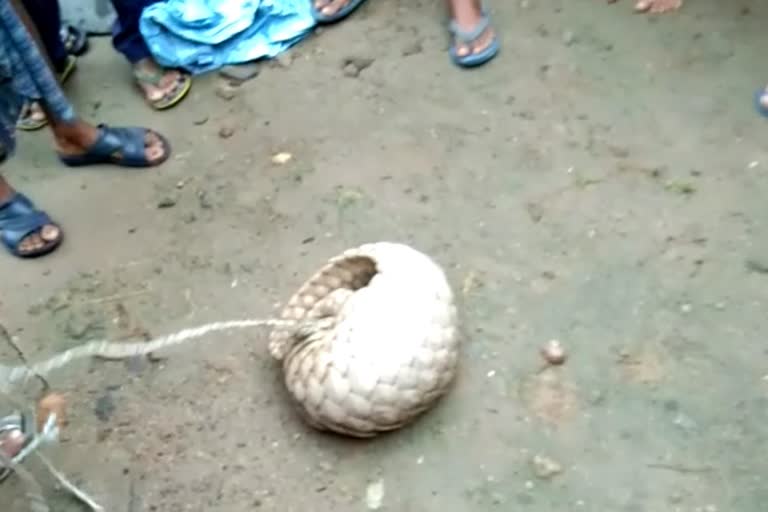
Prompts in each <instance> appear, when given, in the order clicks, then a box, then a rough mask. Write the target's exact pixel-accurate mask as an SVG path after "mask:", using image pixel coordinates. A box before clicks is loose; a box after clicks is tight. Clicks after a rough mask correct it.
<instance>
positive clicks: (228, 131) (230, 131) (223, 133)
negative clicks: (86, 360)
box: [219, 126, 235, 139]
mask: <svg viewBox="0 0 768 512" xmlns="http://www.w3.org/2000/svg"><path fill="white" fill-rule="evenodd" d="M234 134H235V130H234V128H232V127H231V126H222V127H221V128H219V137H221V138H222V139H228V138H230V137H231V136H232V135H234Z"/></svg>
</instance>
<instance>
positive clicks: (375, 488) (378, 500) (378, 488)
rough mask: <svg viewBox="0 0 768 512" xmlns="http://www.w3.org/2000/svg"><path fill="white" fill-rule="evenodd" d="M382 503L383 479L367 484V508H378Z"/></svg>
mask: <svg viewBox="0 0 768 512" xmlns="http://www.w3.org/2000/svg"><path fill="white" fill-rule="evenodd" d="M383 503H384V481H383V480H377V481H375V482H371V483H370V484H368V487H367V488H366V490H365V504H366V505H367V506H368V510H379V509H380V508H381V506H382V504H383Z"/></svg>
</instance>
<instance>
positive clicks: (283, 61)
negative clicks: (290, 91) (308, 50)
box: [275, 52, 293, 68]
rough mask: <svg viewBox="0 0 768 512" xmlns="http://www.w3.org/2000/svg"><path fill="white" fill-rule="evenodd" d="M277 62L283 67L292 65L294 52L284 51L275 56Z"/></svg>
mask: <svg viewBox="0 0 768 512" xmlns="http://www.w3.org/2000/svg"><path fill="white" fill-rule="evenodd" d="M275 62H277V65H278V66H280V67H281V68H288V67H291V64H293V54H292V53H291V52H283V53H281V54H279V55H278V56H277V57H275Z"/></svg>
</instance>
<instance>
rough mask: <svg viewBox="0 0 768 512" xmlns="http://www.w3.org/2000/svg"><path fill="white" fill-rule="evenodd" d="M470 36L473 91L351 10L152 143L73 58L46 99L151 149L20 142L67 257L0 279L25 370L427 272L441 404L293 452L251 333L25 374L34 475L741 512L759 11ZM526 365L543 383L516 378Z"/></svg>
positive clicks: (397, 35) (118, 88) (281, 406)
mask: <svg viewBox="0 0 768 512" xmlns="http://www.w3.org/2000/svg"><path fill="white" fill-rule="evenodd" d="M491 5H492V7H493V13H494V20H495V23H496V26H497V27H498V29H499V31H500V32H501V33H502V36H503V44H504V48H503V54H502V55H500V56H499V58H498V59H497V60H496V61H495V62H493V64H492V65H489V66H488V67H486V68H484V69H481V70H477V71H473V72H464V71H460V70H458V69H456V68H455V67H453V66H452V65H451V63H450V62H449V60H448V56H447V53H446V48H447V45H448V40H447V36H446V33H445V31H444V13H443V11H442V9H441V4H440V3H439V2H438V1H437V0H432V1H429V2H427V1H411V0H409V1H405V0H401V1H394V0H378V1H371V2H368V4H367V5H366V6H365V7H364V8H363V9H361V11H360V12H359V13H358V14H356V15H355V16H354V17H353V18H352V19H350V20H349V22H347V23H344V24H342V25H340V26H338V27H335V28H332V29H324V30H322V31H321V32H320V33H319V34H318V35H317V36H316V37H313V38H312V39H311V40H308V41H307V42H305V43H303V44H301V45H300V46H298V47H297V48H295V49H294V50H293V51H292V52H291V53H290V56H289V57H287V58H283V59H281V61H280V62H279V63H275V64H270V65H264V66H262V68H261V73H260V75H259V76H258V77H257V78H255V79H253V80H251V81H248V82H246V83H245V84H243V85H242V86H240V87H238V88H236V89H235V90H233V91H229V90H219V89H220V88H221V79H220V78H219V77H218V76H215V75H214V76H210V77H205V78H202V79H200V80H198V81H197V82H196V84H195V88H194V92H193V94H192V96H191V98H190V99H189V100H188V101H186V102H185V103H184V104H183V105H182V106H180V107H179V108H177V109H176V110H174V111H172V112H168V113H164V114H156V113H151V112H149V109H148V108H146V107H145V106H144V105H143V104H142V103H141V101H140V100H139V99H138V97H137V95H136V94H135V92H134V91H133V90H132V89H131V87H130V85H128V80H129V71H128V70H127V69H126V66H125V64H124V63H123V61H121V59H120V58H118V57H117V56H116V55H115V54H114V52H113V51H112V50H111V48H110V46H109V43H108V41H105V40H102V41H100V42H97V44H96V47H95V49H94V50H93V51H92V52H91V53H90V54H89V55H88V56H87V58H85V59H83V60H82V62H81V67H80V70H79V72H78V74H77V76H76V78H75V79H74V80H73V81H72V82H71V84H70V85H69V86H68V90H69V91H71V94H72V96H73V98H74V99H75V100H76V103H77V105H78V106H79V107H80V109H81V110H82V112H83V113H84V115H85V116H87V117H88V118H89V119H94V120H99V121H107V122H111V123H122V124H124V123H129V124H135V123H141V124H151V125H152V126H155V127H157V128H159V129H161V130H162V131H163V132H164V133H166V134H167V135H168V136H169V137H170V138H171V139H172V141H173V144H174V149H175V155H174V157H173V159H172V161H171V162H170V163H169V164H168V165H166V166H164V167H163V168H161V169H160V170H157V171H150V172H130V171H121V170H115V169H103V170H101V169H90V170H83V171H71V170H66V169H63V168H62V167H61V166H59V165H57V163H56V161H55V157H54V155H53V153H52V152H51V151H50V149H49V144H48V140H47V138H46V136H45V135H44V134H39V135H38V134H34V135H28V134H25V135H21V136H20V138H21V147H20V151H19V155H18V157H17V158H15V159H14V160H13V161H12V162H11V163H10V164H9V165H8V166H6V168H5V171H4V172H6V173H7V176H8V177H9V178H10V179H11V181H12V182H13V183H14V184H16V185H17V187H18V188H20V189H22V190H23V191H25V192H27V193H28V194H30V195H32V196H33V197H34V198H35V199H36V200H37V201H38V202H39V203H40V204H41V205H43V206H44V207H45V208H46V209H48V210H49V211H50V212H51V213H52V214H54V215H55V217H56V218H57V219H58V220H59V221H60V222H61V223H62V225H63V226H64V227H65V228H66V230H67V237H68V238H67V241H66V244H65V245H64V246H63V247H62V249H61V250H60V251H59V252H58V253H57V254H56V255H55V256H52V257H50V258H47V259H44V260H40V261H37V262H19V261H17V260H14V259H12V258H10V257H2V258H0V271H1V272H2V275H3V276H4V283H3V293H2V297H1V298H0V300H1V304H0V321H1V322H2V323H3V324H4V325H5V326H6V327H8V329H9V330H10V331H12V333H13V334H14V335H16V336H17V337H18V340H19V344H20V345H21V347H22V348H23V349H24V351H26V353H27V355H28V357H29V358H31V359H40V358H43V357H45V356H48V355H51V354H53V353H55V352H57V351H59V350H62V349H64V348H67V347H72V346H75V345H78V344H80V343H83V342H85V341H87V340H90V339H94V338H102V337H109V338H112V339H118V338H125V337H128V336H131V335H141V334H145V333H146V334H149V335H151V336H157V335H162V334H167V333H171V332H174V331H176V330H178V329H181V328H184V327H191V326H196V325H199V324H203V323H206V322H210V321H216V320H225V319H235V318H247V317H264V316H268V315H270V314H272V312H273V311H274V307H275V305H276V304H278V303H280V302H281V301H284V300H285V299H286V298H287V297H288V296H289V295H290V294H291V293H292V292H293V290H294V289H295V287H296V286H297V285H298V284H300V283H301V281H302V280H303V279H304V278H305V277H307V276H308V274H309V273H311V272H312V271H314V270H315V269H316V268H317V267H318V266H319V265H321V264H322V263H323V262H324V261H325V260H326V259H327V258H328V257H330V256H332V255H334V254H336V253H337V252H340V251H341V250H343V249H345V248H348V247H352V246H355V245H357V244H360V243H364V242H371V241H379V240H391V241H400V242H405V243H409V244H412V245H413V246H415V247H417V248H419V249H421V250H423V251H425V252H426V253H428V254H430V255H432V256H433V257H434V258H435V259H436V260H438V261H439V262H440V263H441V264H442V265H443V266H444V267H445V268H446V270H447V271H448V273H449V275H450V278H451V280H452V282H453V284H454V286H455V289H456V291H457V292H458V295H460V296H461V299H462V308H463V314H464V322H465V330H466V332H467V337H466V342H465V345H464V353H463V366H462V372H461V376H460V379H459V380H458V382H457V385H456V387H455V389H454V390H453V392H452V393H451V394H450V395H449V397H447V399H446V400H445V401H443V402H442V403H441V404H440V406H439V407H438V408H437V409H436V410H434V411H433V412H431V413H429V414H428V415H426V416H425V417H423V418H422V419H421V420H420V421H418V422H417V423H415V424H414V425H413V426H412V427H409V428H407V429H405V430H403V431H401V432H398V433H395V434H393V435H388V436H385V437H382V438H379V439H377V440H374V441H368V442H357V441H349V440H346V439H340V438H337V437H334V436H328V435H323V434H318V433H316V432H314V431H312V430H310V429H308V428H307V427H306V426H305V425H304V424H303V423H302V422H301V420H300V419H298V418H297V416H296V414H295V413H294V411H293V409H292V407H291V405H290V403H289V401H288V400H287V398H286V396H285V393H284V391H283V389H282V385H281V382H280V377H279V373H278V370H277V368H276V367H275V365H274V364H273V363H272V361H271V360H270V359H269V356H268V354H267V351H266V336H265V335H264V333H263V332H250V333H247V334H244V333H232V334H224V335H219V336H215V337H213V338H211V339H208V340H206V341H202V342H200V343H197V344H195V345H191V346H190V347H189V348H187V349H186V350H184V349H179V350H172V351H169V352H168V353H167V354H165V355H167V356H168V358H167V359H166V360H165V361H163V362H161V363H154V364H148V363H147V364H137V363H135V362H134V363H131V364H121V363H106V362H103V361H93V362H90V363H82V364H78V365H74V366H73V367H71V368H68V369H66V370H64V371H62V372H59V373H56V374H55V375H53V376H52V377H51V382H52V384H53V386H54V387H55V388H57V389H58V390H61V391H64V392H66V393H67V394H68V396H69V398H70V401H71V404H72V409H71V411H70V426H69V429H68V430H67V431H66V432H65V436H64V440H63V442H62V443H61V445H60V446H59V447H57V448H54V449H53V450H52V451H51V454H52V455H53V457H54V458H55V460H56V461H57V462H58V464H59V466H60V468H61V469H62V470H64V471H65V472H66V473H68V474H70V475H72V476H74V477H75V478H76V480H77V481H78V482H81V483H82V484H83V485H84V486H85V487H86V488H87V489H88V490H89V491H91V492H92V493H93V494H94V495H95V496H96V497H97V498H98V499H99V500H100V501H101V502H103V503H104V504H105V505H107V510H109V511H110V512H123V511H125V512H143V511H158V512H177V511H211V512H230V511H231V512H240V511H246V510H248V511H251V510H267V511H271V510H274V511H278V510H279V511H282V512H291V511H296V512H299V511H301V512H306V511H330V510H337V511H339V512H346V511H358V510H365V509H366V508H367V507H368V506H369V505H371V504H366V489H368V488H369V485H370V484H372V483H373V484H374V488H376V487H378V486H379V485H383V492H384V496H383V504H382V506H381V510H392V511H395V510H397V511H400V512H408V511H413V512H428V511H435V512H436V511H438V510H446V511H469V510H530V511H537V512H545V511H551V510H569V511H574V510H575V511H579V510H583V511H588V512H603V511H607V510H611V511H621V512H644V511H668V512H715V511H722V512H726V511H728V512H755V511H757V510H762V509H764V506H765V505H764V504H765V502H766V500H768V482H766V479H767V478H768V462H767V461H766V457H765V455H764V454H762V449H763V448H764V447H765V445H766V443H767V442H768V426H767V425H768V349H767V347H768V345H766V343H765V338H764V336H765V333H766V332H768V315H766V301H768V237H767V236H766V234H767V231H766V229H767V228H768V210H767V209H766V206H765V205H766V203H765V198H766V197H768V150H767V148H766V145H765V140H766V133H768V131H766V130H768V124H766V123H767V121H766V120H765V119H763V118H761V117H759V116H758V115H756V113H755V112H754V110H753V106H752V94H753V92H754V90H755V89H756V88H757V87H759V86H760V85H761V83H764V82H765V81H766V80H768V64H766V62H765V57H764V51H765V48H766V44H767V42H766V39H765V22H766V18H767V17H768V7H766V6H765V5H764V4H762V3H760V2H757V1H751V2H750V1H747V0H742V1H737V2H717V1H715V0H689V2H688V4H687V5H686V6H685V8H684V9H683V10H682V11H681V12H679V13H676V14H672V15H667V16H664V17H659V18H649V17H645V16H639V15H633V14H631V7H632V6H631V3H629V2H627V1H622V2H619V3H618V4H615V5H612V6H607V5H605V4H604V3H603V2H601V1H594V2H567V1H565V0H551V1H547V2H529V1H527V0H523V2H522V3H520V2H518V1H517V0H515V1H513V2H512V1H511V2H502V1H500V0H499V1H496V2H492V3H491ZM349 60H354V61H355V62H358V63H362V64H370V65H369V66H368V67H366V68H365V69H363V70H362V71H361V72H360V73H359V75H358V76H356V77H355V76H347V75H350V74H352V73H349V72H348V71H347V72H345V71H344V70H343V67H344V63H345V62H346V61H349ZM361 67H365V66H361ZM222 135H223V136H224V137H222ZM280 152H288V153H291V154H292V156H293V159H292V160H291V161H290V162H288V163H286V164H284V165H275V164H273V163H272V161H271V159H272V156H273V155H274V154H276V153H280ZM550 339H558V340H560V341H561V342H562V343H563V345H564V346H565V347H566V348H567V350H568V353H569V356H570V357H569V359H568V362H567V364H566V365H565V366H563V367H562V368H560V369H557V370H550V371H546V372H543V373H538V372H539V369H540V365H541V358H540V356H539V353H538V350H539V347H540V346H541V345H542V344H543V343H545V342H546V341H547V340H550ZM0 357H2V358H3V360H4V361H9V362H10V361H17V360H16V359H15V357H14V355H13V352H12V351H10V350H9V349H8V348H7V347H6V346H3V348H2V352H0ZM38 390H39V389H38V388H36V387H35V386H34V383H30V385H29V386H28V388H27V389H25V393H27V395H28V396H29V397H30V398H31V397H33V396H34V394H35V393H36V392H37V391H38ZM49 490H50V492H51V494H50V495H51V499H52V500H54V501H55V502H56V503H57V505H56V507H55V510H56V511H57V512H58V511H66V512H69V511H76V510H81V509H80V508H79V506H78V505H76V504H74V503H72V502H71V501H69V500H68V498H66V497H63V496H62V495H61V494H60V493H57V492H56V491H55V490H53V489H52V488H49ZM19 496H20V494H19V489H18V488H17V486H16V483H14V481H9V482H7V483H6V484H5V486H4V488H3V489H2V499H1V501H2V502H3V504H4V505H3V507H2V508H3V510H7V509H6V505H5V504H6V503H13V505H12V506H11V508H10V509H8V510H13V511H15V510H24V509H23V507H22V503H23V502H22V501H19V500H16V498H18V497H19Z"/></svg>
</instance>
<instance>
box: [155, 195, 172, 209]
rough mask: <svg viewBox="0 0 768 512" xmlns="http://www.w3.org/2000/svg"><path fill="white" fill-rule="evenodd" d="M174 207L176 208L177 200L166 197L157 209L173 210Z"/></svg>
mask: <svg viewBox="0 0 768 512" xmlns="http://www.w3.org/2000/svg"><path fill="white" fill-rule="evenodd" d="M174 206H176V200H175V199H174V198H172V197H164V198H162V199H161V200H160V201H159V202H158V203H157V207H158V208H159V209H161V210H163V209H165V208H173V207H174Z"/></svg>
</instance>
